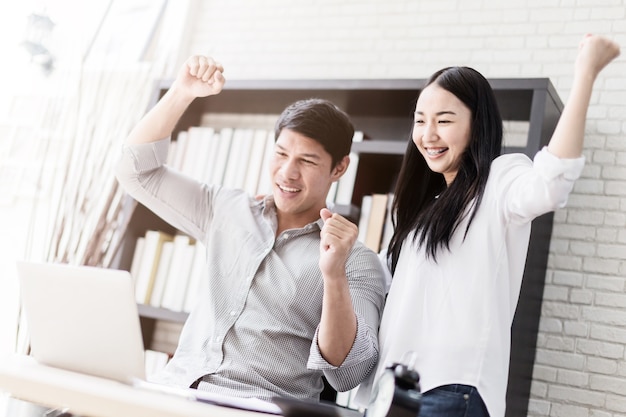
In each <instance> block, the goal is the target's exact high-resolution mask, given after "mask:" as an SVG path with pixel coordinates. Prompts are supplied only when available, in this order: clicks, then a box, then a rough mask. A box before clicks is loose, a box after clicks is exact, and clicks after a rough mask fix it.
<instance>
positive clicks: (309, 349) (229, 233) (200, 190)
mask: <svg viewBox="0 0 626 417" xmlns="http://www.w3.org/2000/svg"><path fill="white" fill-rule="evenodd" d="M168 147H169V139H164V140H162V141H158V142H154V143H150V144H142V145H130V146H128V145H127V146H124V149H123V152H122V157H121V159H120V161H119V163H118V165H117V168H116V175H117V178H118V180H119V181H120V183H121V184H122V186H123V187H124V188H125V189H126V191H127V192H128V193H129V194H130V195H131V196H133V197H134V198H135V199H136V200H137V201H139V202H140V203H142V204H143V205H145V206H146V207H148V208H149V209H151V210H152V211H153V212H154V213H156V214H157V215H158V216H160V217H161V218H163V219H164V220H165V221H167V222H168V223H170V224H171V225H173V226H174V227H176V228H177V229H179V230H181V231H183V232H185V233H187V234H188V235H190V236H191V237H193V238H195V239H196V240H198V241H200V242H202V243H203V244H204V246H205V247H206V251H207V252H206V256H207V270H206V280H204V282H203V285H204V287H203V288H202V290H201V293H200V294H199V297H198V302H197V303H196V307H195V309H194V310H193V311H192V312H191V313H190V315H189V318H188V319H187V321H186V323H185V325H184V326H183V330H182V333H181V337H180V340H179V344H178V347H177V349H176V352H175V354H174V356H173V358H172V359H171V360H170V362H169V364H168V365H167V367H166V368H165V371H164V372H163V374H162V375H161V376H160V378H159V380H160V381H161V382H163V383H167V384H171V385H176V386H181V387H188V386H190V385H191V384H192V383H193V382H194V381H196V380H198V379H199V378H202V381H201V382H200V384H199V386H198V388H199V389H206V390H210V391H213V392H217V393H221V394H225V395H233V396H242V397H258V398H262V399H269V398H271V397H274V396H276V395H280V396H292V397H296V398H318V397H319V393H320V392H321V390H322V389H323V381H322V378H321V377H322V375H324V376H325V377H326V378H327V380H328V381H329V383H330V384H331V385H332V386H333V387H334V388H335V389H337V390H338V391H346V390H349V389H351V388H353V387H355V386H357V385H358V384H359V383H360V382H361V381H362V380H363V379H364V378H365V377H366V376H367V375H368V374H369V373H370V371H371V370H372V369H373V367H374V365H375V364H376V361H377V359H378V338H377V335H378V325H379V322H380V317H381V313H382V308H383V304H384V294H385V283H384V275H383V274H384V273H383V270H382V266H381V264H380V261H379V259H378V257H377V255H376V254H375V253H374V252H373V251H371V250H369V249H368V248H366V247H365V246H363V245H362V244H361V243H360V242H356V243H355V244H354V246H353V248H352V249H351V251H350V254H349V257H348V260H347V262H346V275H347V278H348V283H349V287H350V293H351V298H352V303H353V306H354V310H355V313H356V316H357V335H356V338H355V341H354V343H353V346H352V348H351V350H350V352H349V353H348V356H347V357H346V359H345V360H344V362H343V363H342V365H341V366H339V367H336V366H333V365H331V364H329V363H328V362H326V361H325V360H324V358H323V357H322V355H321V353H320V351H319V348H318V345H317V329H318V326H319V322H320V317H321V311H322V297H323V292H324V291H323V278H322V274H321V271H320V269H319V265H318V261H319V245H320V228H321V226H322V224H323V223H322V220H321V219H318V220H317V221H316V222H313V223H310V224H307V225H306V226H304V227H302V228H298V229H290V230H286V231H284V232H282V233H281V234H280V235H279V236H276V228H277V219H276V209H275V206H274V204H273V200H272V198H271V196H270V197H266V198H265V199H264V200H262V201H257V200H256V199H254V198H252V197H251V196H249V195H247V194H246V193H244V192H243V191H241V190H233V189H226V188H221V187H214V186H208V185H206V184H202V183H199V182H197V181H195V180H192V179H190V178H188V177H186V176H184V175H181V174H180V173H178V172H176V171H174V170H171V169H169V168H168V167H167V166H166V165H164V162H165V161H166V159H167V150H168Z"/></svg>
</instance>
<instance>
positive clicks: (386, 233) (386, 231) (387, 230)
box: [380, 193, 394, 250]
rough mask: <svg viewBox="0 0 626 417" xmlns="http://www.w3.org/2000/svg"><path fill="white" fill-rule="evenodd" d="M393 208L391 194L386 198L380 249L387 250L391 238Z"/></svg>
mask: <svg viewBox="0 0 626 417" xmlns="http://www.w3.org/2000/svg"><path fill="white" fill-rule="evenodd" d="M392 206H393V193H389V195H388V197H387V213H386V214H385V225H384V227H383V237H382V239H381V242H380V249H381V250H382V249H387V248H388V247H389V242H391V238H392V237H393V231H394V230H393V221H392V216H391V214H392V212H393V211H392V208H393V207H392Z"/></svg>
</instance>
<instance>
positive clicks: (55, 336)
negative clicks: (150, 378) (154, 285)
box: [17, 262, 146, 384]
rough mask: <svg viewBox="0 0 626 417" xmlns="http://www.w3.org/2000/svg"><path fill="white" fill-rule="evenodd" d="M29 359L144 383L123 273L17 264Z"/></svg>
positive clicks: (137, 329) (133, 308) (133, 307)
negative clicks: (29, 350) (31, 357)
mask: <svg viewBox="0 0 626 417" xmlns="http://www.w3.org/2000/svg"><path fill="white" fill-rule="evenodd" d="M17 272H18V277H19V283H20V294H21V300H22V309H23V311H24V314H25V317H26V323H27V328H28V333H29V336H30V348H31V355H32V356H33V357H34V358H35V359H36V360H37V361H38V362H39V363H41V364H43V365H49V366H53V367H57V368H62V369H66V370H70V371H75V372H79V373H84V374H89V375H95V376H99V377H103V378H107V379H112V380H116V381H120V382H123V383H126V384H131V383H133V382H134V381H135V380H145V376H146V375H145V363H144V347H143V339H142V335H141V326H140V322H139V313H138V311H137V304H136V302H135V297H134V285H133V280H132V278H131V275H130V273H129V272H128V271H122V270H116V269H107V268H96V267H89V266H74V265H67V264H55V263H35V262H18V263H17Z"/></svg>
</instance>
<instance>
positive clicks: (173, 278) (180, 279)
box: [161, 235, 194, 311]
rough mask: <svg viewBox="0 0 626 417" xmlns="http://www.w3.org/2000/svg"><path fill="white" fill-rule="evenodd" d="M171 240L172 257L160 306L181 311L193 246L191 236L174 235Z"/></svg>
mask: <svg viewBox="0 0 626 417" xmlns="http://www.w3.org/2000/svg"><path fill="white" fill-rule="evenodd" d="M173 242H174V247H173V249H172V259H171V260H170V268H169V271H168V274H167V280H166V282H165V289H164V290H163V299H162V300H161V307H163V308H167V309H170V310H172V311H182V309H183V303H184V301H185V293H186V291H187V285H188V283H189V274H190V272H191V264H192V262H193V250H194V248H193V245H192V244H191V238H190V237H189V236H187V235H176V236H175V237H174V241H173Z"/></svg>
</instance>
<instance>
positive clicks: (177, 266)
mask: <svg viewBox="0 0 626 417" xmlns="http://www.w3.org/2000/svg"><path fill="white" fill-rule="evenodd" d="M392 200H393V195H392V194H372V195H365V196H363V201H362V204H361V213H360V217H359V223H358V226H359V235H358V240H360V241H361V242H363V243H364V244H365V245H366V246H367V247H369V248H370V249H372V250H373V251H375V252H379V251H380V250H381V249H383V248H386V247H387V245H388V244H389V240H390V239H391V235H392V233H393V226H392V224H391V203H392ZM205 264H206V254H205V248H204V245H202V243H200V242H196V241H194V240H193V239H191V238H190V237H189V236H187V235H184V234H177V235H171V234H168V233H165V232H163V231H159V230H148V231H146V233H145V235H144V236H142V237H140V238H138V239H137V242H136V243H135V251H134V254H133V259H132V263H131V268H130V273H131V275H132V276H133V279H134V280H135V296H136V301H137V303H139V304H146V305H150V306H153V307H162V308H167V309H169V310H173V311H184V312H190V311H191V310H192V309H193V306H194V304H195V302H196V297H197V295H198V292H199V286H200V283H201V280H202V276H203V274H205V272H206V271H205V266H206V265H205Z"/></svg>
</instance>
